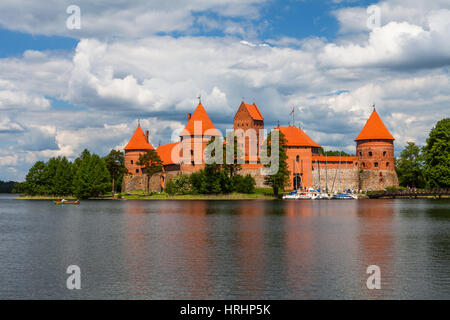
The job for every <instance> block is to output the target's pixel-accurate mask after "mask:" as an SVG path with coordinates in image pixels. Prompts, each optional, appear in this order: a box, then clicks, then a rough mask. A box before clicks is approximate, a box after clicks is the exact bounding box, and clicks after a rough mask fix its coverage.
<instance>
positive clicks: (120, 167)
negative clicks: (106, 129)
mask: <svg viewBox="0 0 450 320" xmlns="http://www.w3.org/2000/svg"><path fill="white" fill-rule="evenodd" d="M104 160H105V163H106V167H107V168H108V171H109V174H110V175H111V179H112V193H115V192H116V181H117V186H118V187H119V188H120V186H121V184H122V183H121V182H122V178H123V175H124V174H125V173H126V172H127V169H126V168H125V154H124V153H123V152H122V151H118V150H114V149H113V150H111V152H110V153H109V154H108V155H107V156H106V157H105V158H104Z"/></svg>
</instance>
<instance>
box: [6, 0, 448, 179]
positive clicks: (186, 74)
mask: <svg viewBox="0 0 450 320" xmlns="http://www.w3.org/2000/svg"><path fill="white" fill-rule="evenodd" d="M50 3H52V2H50ZM137 3H139V2H137ZM196 3H198V4H199V5H200V7H199V8H201V9H198V10H212V11H214V10H215V11H220V10H222V9H223V10H222V11H223V12H221V13H220V15H224V16H228V17H242V14H243V13H241V12H240V11H239V10H237V9H236V8H240V6H241V5H242V6H250V7H249V10H256V11H254V12H255V14H257V12H258V9H257V8H258V4H259V2H258V1H248V2H242V3H241V2H239V3H238V2H236V3H234V4H233V5H229V6H228V4H224V3H223V2H221V1H200V0H199V1H198V2H196ZM417 3H418V2H417ZM178 4H183V5H184V6H183V8H184V10H185V11H186V10H187V12H188V14H185V15H184V16H183V17H187V18H186V19H187V20H183V19H181V20H179V21H178V22H177V23H174V24H171V25H172V26H174V27H175V28H180V30H181V29H183V28H184V29H183V30H185V28H190V27H189V26H192V23H191V22H190V21H194V20H195V19H198V20H199V21H201V23H202V24H203V27H204V26H206V25H209V28H211V29H214V28H218V27H220V26H221V25H220V24H216V23H215V22H214V21H215V20H214V19H212V20H211V19H206V18H205V19H203V18H202V19H200V18H199V16H195V17H193V16H192V15H193V13H197V9H194V7H192V6H189V5H187V4H186V3H184V2H178ZM380 4H381V5H382V6H384V5H389V6H391V7H393V6H404V7H405V8H407V6H408V5H407V4H406V2H404V1H403V2H402V1H400V0H398V1H385V2H382V3H380ZM8 5H9V6H12V2H9V1H5V2H2V4H1V5H0V12H3V11H1V8H2V7H1V6H3V8H6V7H7V6H8ZM42 5H43V6H44V7H45V6H47V4H42ZM53 5H55V3H53ZM86 5H88V7H87V8H90V7H89V4H87V3H86ZM164 5H165V6H171V5H172V4H171V3H169V2H167V3H166V4H164ZM423 5H424V7H425V8H426V10H424V11H423V13H422V14H421V15H420V17H421V19H416V18H414V14H413V13H409V11H408V10H405V11H404V12H403V16H402V15H400V13H401V11H402V10H394V11H395V12H397V13H396V14H395V15H394V13H392V16H391V18H389V19H384V20H383V24H382V26H381V27H380V28H376V29H374V30H365V31H364V35H363V36H361V34H360V33H358V34H350V35H345V36H343V38H338V39H336V40H334V41H333V42H329V41H328V40H327V39H323V38H308V39H293V38H280V39H278V40H271V39H268V40H265V39H260V40H255V39H245V40H243V39H242V38H241V37H240V36H239V37H237V36H223V37H203V36H193V35H184V36H177V37H175V36H170V35H164V36H161V35H152V32H148V33H147V34H145V36H140V37H137V38H129V36H130V35H136V36H137V35H142V34H141V32H143V31H142V30H141V29H139V28H144V29H145V28H148V26H147V27H146V26H145V23H140V24H139V25H140V26H139V28H137V29H136V28H134V27H133V24H134V23H135V22H133V21H131V22H130V21H122V20H121V19H122V18H123V16H122V14H123V12H122V11H121V10H122V9H123V10H124V12H125V11H127V10H131V11H130V12H134V11H132V10H137V9H136V8H141V9H142V8H147V7H146V6H147V4H146V3H144V2H142V3H140V6H141V7H139V6H134V4H133V6H130V5H128V4H125V2H124V3H123V4H121V2H120V3H119V2H114V5H113V6H112V8H111V10H110V11H108V10H106V9H105V10H106V11H102V17H103V19H105V21H106V20H108V17H109V19H112V17H114V19H116V20H114V21H117V24H118V26H121V28H123V31H122V34H121V35H122V36H124V37H125V38H122V37H119V38H114V39H112V38H110V37H109V35H111V34H115V32H116V31H117V30H118V29H114V28H116V27H114V28H113V29H112V31H111V30H110V31H108V30H106V22H105V23H104V27H102V23H99V24H98V26H96V27H97V30H95V32H96V34H97V35H105V37H100V36H99V37H96V38H97V39H94V38H82V39H81V40H80V41H79V43H78V45H77V47H76V49H75V51H74V52H70V53H61V52H48V51H26V52H24V54H23V55H22V56H20V57H9V58H3V59H0V112H1V118H0V137H1V140H0V147H1V148H0V150H1V151H0V172H1V174H2V175H4V176H5V177H8V178H9V177H12V175H13V174H15V175H16V177H19V178H23V177H24V173H25V172H26V171H27V169H28V168H29V166H30V165H31V164H32V163H33V162H34V161H36V160H47V159H48V158H49V157H52V156H60V155H61V156H67V157H69V158H71V159H73V158H75V157H77V156H78V155H79V154H80V152H81V151H82V150H83V149H84V148H88V149H90V150H91V151H93V152H96V153H99V154H101V155H105V154H106V153H107V152H109V150H110V149H111V148H116V149H121V148H123V146H124V145H125V144H126V143H127V142H128V139H129V138H130V137H131V135H132V133H133V131H134V130H135V128H136V125H137V121H138V120H137V119H141V120H140V121H141V125H142V126H143V127H144V129H147V130H149V131H150V140H151V143H152V144H153V145H154V146H158V145H159V144H164V143H169V142H171V141H173V140H175V139H177V134H176V132H177V131H180V130H181V129H182V128H183V127H184V125H185V124H186V113H188V112H192V111H193V110H194V108H195V106H196V104H197V103H198V100H197V96H198V95H199V94H200V95H201V97H202V98H201V99H202V103H203V104H204V106H205V107H206V110H207V111H208V113H209V115H210V117H211V118H212V120H213V122H214V124H215V125H216V127H217V128H218V129H221V130H222V132H224V130H225V129H226V128H231V127H232V126H233V123H232V121H233V116H234V114H235V112H236V110H237V108H238V106H239V104H240V102H241V100H242V99H244V100H245V101H246V102H248V103H253V102H255V103H256V104H257V105H258V107H259V108H260V110H261V112H262V113H263V116H264V118H265V123H266V128H268V129H270V128H273V127H274V126H275V125H276V124H277V123H278V121H280V124H281V125H287V124H288V122H289V121H291V120H290V117H289V113H290V110H291V109H292V107H295V109H296V112H295V122H296V124H300V125H301V126H302V128H303V129H304V130H305V131H306V132H307V133H308V134H309V135H310V136H311V137H312V138H313V139H314V140H315V141H316V142H318V143H319V144H321V145H323V146H325V147H326V148H327V149H336V148H342V149H345V150H346V151H349V152H354V141H353V139H354V138H355V137H356V135H357V134H358V132H359V131H360V130H361V128H362V126H363V125H364V123H365V121H366V120H367V118H368V116H369V114H370V112H371V111H372V108H371V106H372V105H373V104H374V103H375V104H376V105H377V110H378V112H379V113H380V115H381V117H382V118H383V120H384V121H385V123H386V125H387V127H388V128H389V129H390V130H391V132H392V134H393V135H394V136H395V137H396V139H397V140H396V143H397V152H398V151H399V150H400V147H401V146H403V145H405V143H406V142H407V141H416V142H418V143H422V144H423V143H424V141H425V138H426V136H427V134H428V131H429V130H430V128H431V127H432V126H433V125H434V123H435V122H436V121H437V120H440V119H442V118H443V117H445V116H449V108H448V106H449V105H450V76H449V73H448V69H447V68H446V67H447V66H448V64H449V56H450V48H449V45H450V42H449V41H448V39H447V38H448V37H447V35H448V34H449V31H450V30H449V21H450V16H449V10H448V9H450V8H448V6H447V4H446V3H441V4H440V5H438V6H434V5H431V4H426V3H425V2H423ZM55 6H56V5H55ZM92 6H95V5H94V4H92ZM227 6H228V7H227ZM410 7H412V8H414V6H410ZM82 8H83V6H82ZM93 8H94V7H93ZM99 8H100V7H95V8H94V9H96V10H97V11H95V10H94V11H92V12H91V13H89V14H92V15H94V14H97V15H99V14H100V13H99V12H100V11H99V10H100V9H99ZM101 8H103V7H101ZM119 8H122V9H120V10H119ZM161 8H166V7H161ZM186 8H188V9H186ZM217 8H221V9H220V10H219V9H217ZM103 9H104V8H103ZM363 9H364V8H363ZM26 10H40V9H39V8H33V6H31V7H26ZM52 10H53V9H51V10H50V12H53V11H52ZM58 10H59V9H58ZM158 10H163V9H158ZM348 10H354V11H353V12H350V11H349V12H350V13H352V14H354V13H358V10H361V8H359V9H358V7H356V8H349V9H348ZM411 10H413V9H411ZM414 10H415V9H414ZM33 12H34V11H33ZM64 12H65V11H64ZM11 14H13V12H11ZM86 14H87V13H86ZM89 14H87V15H89ZM129 14H131V13H129ZM217 14H219V13H217ZM364 14H366V13H365V10H364ZM195 15H196V14H195ZM4 16H5V14H4V13H2V14H0V23H3V20H2V19H5V17H4ZM37 16H39V14H37V15H35V16H33V17H25V18H24V19H31V20H30V21H28V20H27V21H28V22H26V23H21V24H20V26H21V28H24V29H23V31H27V30H28V29H26V28H29V27H30V26H33V23H32V22H33V20H32V19H35V18H36V17H37ZM63 16H64V14H63ZM125 16H127V15H126V14H125ZM128 17H129V16H128ZM136 17H139V15H137V16H136ZM200 17H201V15H200ZM385 18H386V17H385ZM61 19H64V17H63V18H61ZM339 19H340V20H339V21H340V23H341V26H343V25H344V20H343V19H341V18H339ZM125 20H126V19H125ZM150 20H151V19H150ZM88 21H89V20H88ZM92 21H94V20H92ZM183 21H187V23H186V24H185V25H184V26H181V25H182V24H183V23H184V22H183ZM195 21H197V20H195ZM85 23H88V22H85ZM149 23H150V22H149ZM194 23H197V22H194ZM198 23H200V22H198ZM178 24H180V26H177V25H178ZM18 25H19V24H18ZM223 25H225V24H223ZM186 26H187V27H186ZM238 26H239V23H238ZM94 27H95V26H94V25H93V26H92V29H90V28H91V27H90V26H89V24H88V25H87V27H86V28H87V29H89V30H91V31H92V30H93V28H94ZM163 27H164V24H162V26H161V28H163ZM10 28H12V29H14V28H15V27H14V24H13V25H12V26H11V27H10ZM17 28H19V27H17ZM39 28H42V29H39ZM46 28H49V29H48V30H47V29H46ZM50 28H51V26H50V25H48V26H45V24H44V25H43V26H39V27H37V26H36V30H37V31H36V32H38V33H45V32H48V33H49V34H54V33H55V32H56V31H55V30H53V29H52V30H51V29H50ZM52 28H54V26H53V27H52ZM102 28H103V29H102ZM117 28H119V27H117ZM133 28H134V29H133ZM45 30H47V31H45ZM145 30H147V29H145ZM186 30H187V29H186ZM91 31H89V32H91ZM166 31H167V30H166ZM62 32H63V33H64V32H66V31H62ZM83 32H86V33H85V34H84V36H86V35H89V34H88V33H87V31H86V30H85V31H83ZM92 32H94V31H92ZM108 32H109V33H108ZM357 32H359V31H357ZM81 35H82V34H80V36H81ZM106 35H108V36H106ZM55 99H56V100H62V101H64V102H66V103H69V105H73V106H74V107H73V109H70V108H69V109H67V110H62V109H58V108H56V107H55V106H54V103H55ZM6 168H8V169H6ZM11 170H12V171H11ZM14 170H15V171H14ZM0 178H2V176H0ZM19 178H17V179H19Z"/></svg>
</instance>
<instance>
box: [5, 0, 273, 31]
mask: <svg viewBox="0 0 450 320" xmlns="http://www.w3.org/2000/svg"><path fill="white" fill-rule="evenodd" d="M266 1H267V0H171V1H162V0H152V1H147V0H135V1H122V0H111V1H89V0H79V1H76V2H75V3H74V2H73V1H72V0H47V1H28V0H3V1H1V2H0V25H1V26H3V27H4V28H6V29H10V30H16V31H22V32H26V33H31V34H43V35H63V36H69V37H74V38H82V37H95V38H110V37H142V36H149V35H152V34H157V33H170V32H192V31H193V30H194V29H195V28H196V27H197V24H196V16H201V15H202V14H211V13H212V14H215V15H217V16H219V17H223V18H225V19H226V18H229V19H226V20H225V22H222V23H221V24H219V25H216V27H220V26H224V28H228V29H229V28H231V27H232V25H233V21H232V20H231V19H236V18H242V17H245V18H246V19H249V18H255V17H257V16H258V12H259V5H260V4H261V3H264V2H266ZM73 4H76V5H78V6H79V8H80V11H81V28H80V29H74V30H70V29H68V28H67V27H66V20H67V18H68V17H69V14H68V13H67V12H66V10H67V8H68V7H69V6H70V5H73ZM199 21H200V23H199V24H198V26H202V25H203V24H205V19H201V20H199ZM210 24H211V23H210ZM228 32H233V33H236V32H237V31H236V30H229V31H228Z"/></svg>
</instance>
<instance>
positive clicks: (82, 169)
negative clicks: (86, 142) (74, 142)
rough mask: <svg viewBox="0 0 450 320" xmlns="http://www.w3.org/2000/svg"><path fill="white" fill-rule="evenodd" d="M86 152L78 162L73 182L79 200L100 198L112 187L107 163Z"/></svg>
mask: <svg viewBox="0 0 450 320" xmlns="http://www.w3.org/2000/svg"><path fill="white" fill-rule="evenodd" d="M86 151H87V150H85V151H83V153H82V155H81V156H80V158H78V159H77V160H78V161H76V165H77V171H76V173H75V175H74V180H73V188H74V194H75V196H76V197H77V198H79V199H88V198H90V197H98V196H100V195H101V194H103V193H105V192H107V191H108V189H110V187H111V182H110V180H111V177H110V175H109V171H108V169H107V168H106V164H105V161H104V160H103V159H102V158H100V157H99V156H98V155H96V154H92V155H91V154H90V153H89V152H88V151H87V152H86Z"/></svg>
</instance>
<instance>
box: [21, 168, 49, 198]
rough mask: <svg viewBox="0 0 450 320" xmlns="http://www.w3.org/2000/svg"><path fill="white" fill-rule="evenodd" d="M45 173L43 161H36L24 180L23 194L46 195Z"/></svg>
mask: <svg viewBox="0 0 450 320" xmlns="http://www.w3.org/2000/svg"><path fill="white" fill-rule="evenodd" d="M46 171H47V165H46V164H45V162H44V161H37V162H36V163H35V164H34V165H33V166H32V167H31V169H30V170H29V171H28V174H27V176H26V178H25V186H24V189H25V192H26V193H27V194H29V195H32V196H34V195H44V194H45V193H46V189H47V187H46V185H47V181H46Z"/></svg>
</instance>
